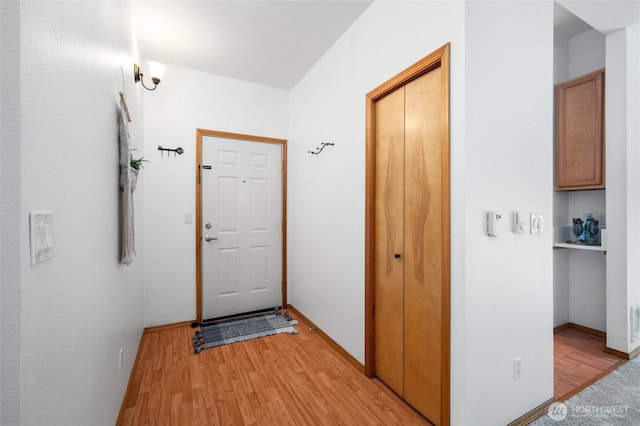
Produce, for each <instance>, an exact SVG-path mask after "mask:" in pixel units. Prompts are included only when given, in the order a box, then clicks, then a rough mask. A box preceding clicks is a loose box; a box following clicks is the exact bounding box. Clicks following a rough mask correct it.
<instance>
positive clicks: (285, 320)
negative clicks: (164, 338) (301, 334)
mask: <svg viewBox="0 0 640 426" xmlns="http://www.w3.org/2000/svg"><path fill="white" fill-rule="evenodd" d="M297 324H298V321H295V320H293V319H292V318H291V316H290V315H289V313H287V312H285V313H284V314H281V313H280V312H277V313H275V314H273V313H272V314H261V315H255V316H251V317H243V318H234V319H228V320H223V321H218V322H215V323H212V324H203V325H202V326H201V327H200V330H198V331H196V333H195V335H194V336H193V351H194V352H195V353H200V352H201V351H202V350H203V349H209V348H214V347H216V346H222V345H227V344H229V343H234V342H241V341H243V340H249V339H256V338H258V337H264V336H271V335H273V334H278V333H289V334H297V333H298V332H297V331H296V330H295V329H294V328H293V326H294V325H297Z"/></svg>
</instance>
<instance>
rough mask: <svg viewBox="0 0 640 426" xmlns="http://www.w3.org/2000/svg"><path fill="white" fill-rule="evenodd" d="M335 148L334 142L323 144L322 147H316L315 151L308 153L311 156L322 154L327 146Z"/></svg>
mask: <svg viewBox="0 0 640 426" xmlns="http://www.w3.org/2000/svg"><path fill="white" fill-rule="evenodd" d="M327 145H328V146H334V145H335V144H334V143H333V142H322V146H319V147H316V150H315V151H308V152H309V154H314V155H317V154H320V153H321V152H322V150H323V149H324V147H325V146H327Z"/></svg>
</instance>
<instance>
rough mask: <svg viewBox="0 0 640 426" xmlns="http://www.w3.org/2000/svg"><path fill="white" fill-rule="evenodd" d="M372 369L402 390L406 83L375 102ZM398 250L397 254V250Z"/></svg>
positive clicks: (397, 391) (388, 382)
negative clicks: (373, 334) (373, 350)
mask: <svg viewBox="0 0 640 426" xmlns="http://www.w3.org/2000/svg"><path fill="white" fill-rule="evenodd" d="M376 120H377V121H376V136H375V137H376V159H375V166H376V180H375V199H376V202H375V242H374V246H375V249H374V253H375V254H374V256H375V307H374V309H375V353H376V358H375V363H376V374H377V375H378V377H380V379H381V380H382V381H384V382H385V383H386V384H387V385H388V386H389V387H390V388H391V389H393V390H394V391H395V392H396V393H397V394H398V395H400V396H402V395H403V369H404V366H403V359H402V357H403V316H402V312H403V310H404V300H403V299H404V298H403V268H402V263H403V258H402V253H403V210H404V203H403V198H404V164H403V163H404V129H403V126H404V89H403V88H401V89H398V90H396V91H395V92H393V93H391V94H389V95H387V96H386V97H385V98H383V99H381V100H380V101H378V102H377V104H376ZM396 253H397V254H400V258H396V257H395V256H394V255H395V254H396Z"/></svg>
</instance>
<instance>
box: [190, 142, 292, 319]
mask: <svg viewBox="0 0 640 426" xmlns="http://www.w3.org/2000/svg"><path fill="white" fill-rule="evenodd" d="M204 136H213V137H217V138H225V139H237V140H240V141H249V142H260V143H270V144H278V145H280V146H282V206H281V209H282V306H283V307H284V308H286V306H287V141H286V139H276V138H269V137H266V136H254V135H245V134H242V133H230V132H222V131H219V130H207V129H196V164H195V174H196V175H195V176H196V179H195V181H196V238H195V240H196V322H198V323H201V322H202V184H201V179H200V176H201V175H200V173H201V166H202V139H203V137H204Z"/></svg>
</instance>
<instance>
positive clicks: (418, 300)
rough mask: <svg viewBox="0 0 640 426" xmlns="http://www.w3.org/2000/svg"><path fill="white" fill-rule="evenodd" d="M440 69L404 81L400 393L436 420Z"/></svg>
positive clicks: (439, 305)
mask: <svg viewBox="0 0 640 426" xmlns="http://www.w3.org/2000/svg"><path fill="white" fill-rule="evenodd" d="M441 73H442V71H441V68H439V67H438V68H436V69H434V70H432V71H430V72H429V73H427V74H425V75H423V76H422V77H420V78H418V79H417V80H414V81H412V82H411V83H408V84H407V85H406V86H405V105H406V107H405V171H404V174H405V191H404V193H405V197H404V206H405V210H404V251H405V254H404V399H405V400H406V401H407V402H408V403H409V404H411V405H412V406H413V407H415V408H416V409H417V410H418V411H420V412H421V413H422V414H424V415H425V416H426V417H427V418H428V419H429V420H431V421H432V422H433V423H435V424H440V417H441V414H440V411H441V410H440V407H441V398H442V395H441V380H442V376H441V375H442V358H441V355H442V283H443V278H442V277H443V271H442V256H443V254H444V253H443V249H442V245H443V243H442V241H443V230H442V210H443V209H442V144H441V141H442V135H441V132H442V126H441V123H442V120H441V117H442V111H441V109H442V102H441V96H442V75H441Z"/></svg>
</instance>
